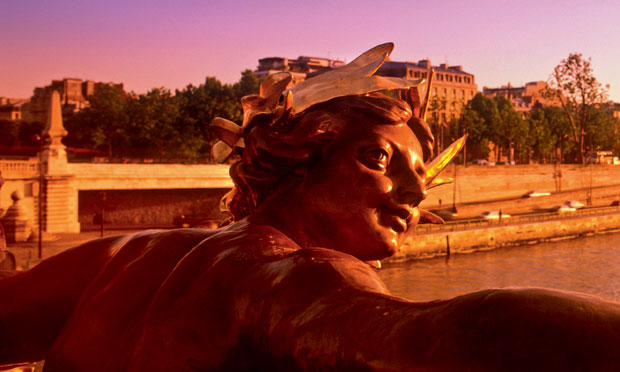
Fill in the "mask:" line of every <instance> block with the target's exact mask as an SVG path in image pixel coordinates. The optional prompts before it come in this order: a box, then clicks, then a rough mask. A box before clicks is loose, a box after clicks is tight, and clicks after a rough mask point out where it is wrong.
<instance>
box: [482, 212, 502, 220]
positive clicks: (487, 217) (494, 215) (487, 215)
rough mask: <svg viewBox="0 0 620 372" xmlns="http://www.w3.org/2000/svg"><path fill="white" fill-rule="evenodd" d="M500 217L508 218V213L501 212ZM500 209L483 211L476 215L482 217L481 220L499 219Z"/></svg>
mask: <svg viewBox="0 0 620 372" xmlns="http://www.w3.org/2000/svg"><path fill="white" fill-rule="evenodd" d="M501 215H502V219H504V218H510V215H509V214H508V213H504V212H502V214H501ZM499 216H500V211H485V212H482V213H480V214H479V215H478V218H482V219H483V220H499Z"/></svg>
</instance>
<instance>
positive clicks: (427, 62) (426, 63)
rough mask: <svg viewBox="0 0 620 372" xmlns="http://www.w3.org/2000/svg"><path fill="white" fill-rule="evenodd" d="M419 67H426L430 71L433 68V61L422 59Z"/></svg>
mask: <svg viewBox="0 0 620 372" xmlns="http://www.w3.org/2000/svg"><path fill="white" fill-rule="evenodd" d="M418 65H419V66H420V67H424V68H426V69H430V68H431V60H430V59H421V60H419V61H418Z"/></svg>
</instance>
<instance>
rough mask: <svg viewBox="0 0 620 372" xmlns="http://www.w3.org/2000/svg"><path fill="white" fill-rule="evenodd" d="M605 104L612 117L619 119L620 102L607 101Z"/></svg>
mask: <svg viewBox="0 0 620 372" xmlns="http://www.w3.org/2000/svg"><path fill="white" fill-rule="evenodd" d="M607 104H608V106H609V110H610V111H611V114H612V115H613V116H614V118H616V119H620V103H618V102H613V101H609V102H608V103H607Z"/></svg>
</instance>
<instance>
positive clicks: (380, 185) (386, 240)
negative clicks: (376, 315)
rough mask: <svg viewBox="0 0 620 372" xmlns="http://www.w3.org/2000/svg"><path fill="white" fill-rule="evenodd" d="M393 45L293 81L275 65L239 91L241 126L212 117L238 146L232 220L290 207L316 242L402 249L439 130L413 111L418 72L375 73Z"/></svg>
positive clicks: (380, 254)
mask: <svg viewBox="0 0 620 372" xmlns="http://www.w3.org/2000/svg"><path fill="white" fill-rule="evenodd" d="M389 51H391V45H387V46H386V45H385V44H384V45H383V46H379V47H376V48H373V49H371V50H370V51H369V52H366V53H364V54H363V55H362V56H360V57H359V58H358V59H356V60H355V61H353V62H351V64H349V65H347V67H344V68H342V69H337V70H334V71H331V72H328V73H325V74H323V75H319V76H317V77H315V78H311V79H308V80H306V81H304V82H303V83H300V84H298V85H296V86H294V87H291V88H287V85H288V83H289V81H290V78H287V76H288V75H287V74H280V75H279V76H275V77H274V76H273V75H272V77H271V78H268V80H266V81H265V82H263V84H262V86H261V93H260V95H257V96H250V97H244V99H243V100H242V103H243V106H244V114H245V115H244V123H243V126H242V127H239V126H237V125H236V124H234V123H230V122H226V121H224V120H223V119H216V120H215V123H214V124H215V128H216V130H217V131H218V133H219V135H220V137H221V138H222V139H223V140H224V141H225V142H226V143H227V144H228V145H229V146H228V147H230V148H236V149H237V151H238V152H239V153H240V155H241V159H240V160H239V161H237V162H236V163H234V164H232V166H231V170H230V174H231V177H232V178H233V181H234V183H235V188H234V189H233V190H232V191H231V192H230V193H229V194H228V195H227V196H226V197H225V199H224V206H225V208H226V209H227V210H228V211H229V212H230V213H231V215H232V217H233V219H234V220H239V219H241V218H243V217H246V216H249V215H252V214H254V213H255V212H256V211H261V208H263V209H264V208H265V205H268V206H269V208H272V209H280V210H283V209H286V208H289V207H290V208H292V209H293V208H294V209H295V215H294V216H295V218H299V219H303V224H302V225H303V227H302V229H308V230H309V231H307V232H305V233H306V235H308V234H310V235H313V236H312V237H311V238H309V240H310V241H311V243H310V244H314V245H315V246H321V247H326V248H333V249H337V250H341V251H345V252H347V253H351V254H353V255H355V256H357V257H359V258H362V259H368V260H370V259H380V258H384V257H387V256H389V255H391V254H393V253H394V252H395V251H396V249H397V248H398V246H400V244H401V243H402V241H403V240H404V239H405V237H406V235H407V233H408V232H409V231H411V230H412V228H413V227H414V226H415V225H416V223H417V222H418V219H419V217H420V213H419V212H418V209H417V207H418V204H419V203H420V202H421V201H422V200H423V199H424V198H425V196H426V190H425V187H426V181H427V171H426V168H425V162H426V161H428V160H429V159H430V157H431V152H432V146H433V137H432V135H431V133H430V130H429V128H428V126H427V125H426V123H425V122H424V121H423V120H421V119H420V118H418V117H417V115H416V113H417V110H418V109H419V100H416V99H415V97H412V95H414V96H417V87H416V86H417V85H418V84H419V83H420V81H409V80H404V79H395V78H382V77H378V76H372V73H374V71H376V69H377V68H378V67H379V66H380V65H381V63H382V62H383V60H385V58H387V55H389ZM369 54H370V55H369ZM377 59H379V60H380V61H379V62H377V61H376V60H377ZM359 60H361V62H360V61H359ZM369 64H370V65H371V68H370V69H369V68H368V65H369ZM350 66H353V67H354V70H355V71H350V70H351V68H350ZM347 68H349V70H347ZM360 70H361V72H360ZM360 73H361V76H358V75H359V74H360ZM329 74H331V76H330V75H329ZM390 90H391V91H395V92H396V94H390V96H388V95H386V94H383V93H381V92H382V91H390ZM392 95H393V96H394V97H391V96H392ZM216 151H222V150H221V148H220V149H218V148H216ZM229 151H230V150H228V152H224V155H226V154H228V153H229ZM221 155H222V154H220V157H221ZM276 212H278V211H276ZM280 212H282V211H280ZM285 212H286V211H284V212H283V214H284V215H286V213H285ZM288 217H291V216H290V215H289V216H288Z"/></svg>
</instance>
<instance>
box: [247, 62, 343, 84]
mask: <svg viewBox="0 0 620 372" xmlns="http://www.w3.org/2000/svg"><path fill="white" fill-rule="evenodd" d="M344 65H345V63H344V62H343V61H339V60H335V59H329V58H320V57H306V56H299V57H297V59H288V58H283V57H268V58H262V59H259V60H258V68H257V69H256V70H255V71H254V75H256V76H257V77H259V78H262V77H265V76H268V75H271V74H273V73H276V72H281V71H288V72H290V73H291V75H292V76H293V81H292V83H293V84H297V83H299V82H301V81H304V80H305V79H306V77H307V76H308V75H310V76H313V75H315V74H317V73H321V72H324V71H327V70H331V69H333V68H337V67H341V66H344Z"/></svg>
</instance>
